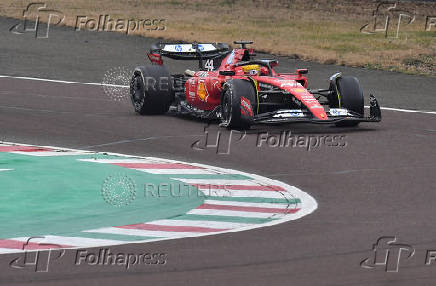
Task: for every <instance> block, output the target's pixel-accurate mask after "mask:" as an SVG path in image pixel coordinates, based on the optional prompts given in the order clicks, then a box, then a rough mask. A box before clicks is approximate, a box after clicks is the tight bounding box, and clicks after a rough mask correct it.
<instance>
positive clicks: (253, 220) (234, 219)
mask: <svg viewBox="0 0 436 286" xmlns="http://www.w3.org/2000/svg"><path fill="white" fill-rule="evenodd" d="M171 219H174V220H177V219H186V220H204V221H207V220H212V221H226V222H242V223H252V224H261V223H267V222H270V221H273V220H275V219H268V218H250V217H239V216H218V215H194V214H186V215H181V216H177V217H172V218H171Z"/></svg>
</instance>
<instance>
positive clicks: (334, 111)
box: [329, 108, 348, 116]
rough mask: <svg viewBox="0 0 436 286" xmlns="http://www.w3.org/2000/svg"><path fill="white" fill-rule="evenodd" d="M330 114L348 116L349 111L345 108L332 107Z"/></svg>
mask: <svg viewBox="0 0 436 286" xmlns="http://www.w3.org/2000/svg"><path fill="white" fill-rule="evenodd" d="M329 112H330V115H333V116H347V115H348V111H347V110H346V109H345V108H330V111H329Z"/></svg>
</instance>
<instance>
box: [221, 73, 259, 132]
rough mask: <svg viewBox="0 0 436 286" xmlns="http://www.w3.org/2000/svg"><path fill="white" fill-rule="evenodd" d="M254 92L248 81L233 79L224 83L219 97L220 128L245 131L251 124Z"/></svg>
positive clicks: (254, 100) (254, 101)
mask: <svg viewBox="0 0 436 286" xmlns="http://www.w3.org/2000/svg"><path fill="white" fill-rule="evenodd" d="M255 107H256V90H255V89H254V86H253V84H252V83H251V82H250V81H248V80H243V79H233V80H230V81H228V82H226V83H225V85H224V88H223V93H222V97H221V126H223V127H227V128H228V129H237V130H246V129H250V126H251V125H252V124H253V116H254V114H255V110H256V109H255Z"/></svg>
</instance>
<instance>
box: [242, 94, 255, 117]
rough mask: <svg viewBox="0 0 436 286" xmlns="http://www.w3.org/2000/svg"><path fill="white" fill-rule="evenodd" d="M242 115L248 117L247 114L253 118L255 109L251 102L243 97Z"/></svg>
mask: <svg viewBox="0 0 436 286" xmlns="http://www.w3.org/2000/svg"><path fill="white" fill-rule="evenodd" d="M241 107H242V108H241V114H243V115H246V113H248V115H250V116H253V109H252V108H251V104H250V101H249V100H248V99H247V98H245V97H243V96H241Z"/></svg>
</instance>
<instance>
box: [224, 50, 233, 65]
mask: <svg viewBox="0 0 436 286" xmlns="http://www.w3.org/2000/svg"><path fill="white" fill-rule="evenodd" d="M234 58H235V51H234V50H233V51H232V53H231V54H230V56H229V57H228V58H227V62H226V63H227V64H228V65H230V64H232V63H233V59H234Z"/></svg>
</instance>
